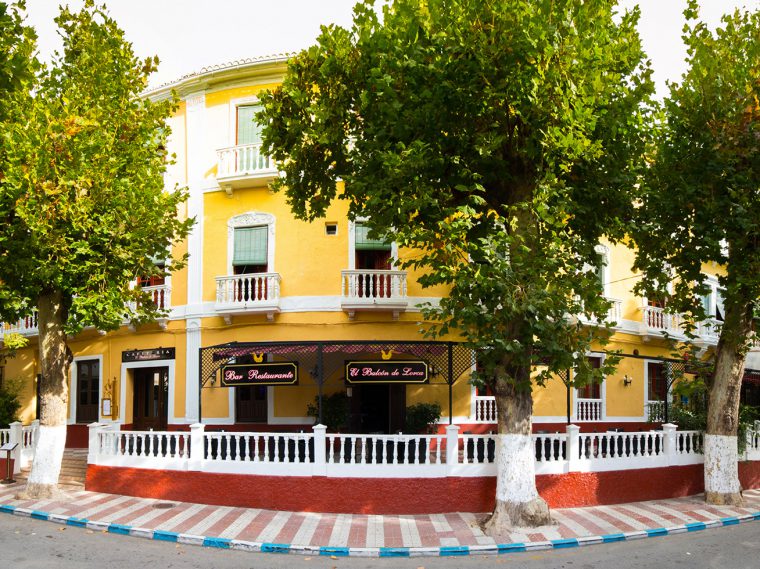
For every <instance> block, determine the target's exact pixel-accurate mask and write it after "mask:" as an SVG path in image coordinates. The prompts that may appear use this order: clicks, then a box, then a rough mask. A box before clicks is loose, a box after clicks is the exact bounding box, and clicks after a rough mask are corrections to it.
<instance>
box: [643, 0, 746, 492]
mask: <svg viewBox="0 0 760 569" xmlns="http://www.w3.org/2000/svg"><path fill="white" fill-rule="evenodd" d="M685 15H686V17H687V26H686V28H685V29H684V35H683V39H684V42H685V43H686V46H687V54H688V55H687V62H688V64H689V68H688V70H687V71H686V73H685V74H684V75H683V77H682V80H681V82H680V83H675V84H672V85H670V93H669V95H668V96H667V97H666V99H665V101H664V103H663V109H662V116H661V120H660V121H659V123H658V125H657V128H656V129H655V132H656V137H655V147H654V151H653V154H652V163H651V167H650V168H648V169H647V171H646V176H645V178H644V181H643V182H642V184H641V185H640V186H639V192H638V198H639V205H640V207H638V208H637V210H636V218H635V223H634V224H633V225H632V227H633V228H634V231H633V237H634V239H635V244H636V246H637V248H638V253H637V256H636V262H635V268H637V269H639V270H640V271H642V273H643V275H644V279H643V280H642V282H641V283H640V284H639V286H638V287H637V288H638V290H639V292H641V293H642V294H644V295H649V296H654V295H659V296H660V297H661V298H667V303H668V309H669V310H671V311H674V312H681V313H684V314H686V315H687V316H689V321H690V324H691V332H692V333H693V332H694V326H695V325H696V324H697V323H699V322H710V321H711V319H714V318H715V317H716V316H719V317H721V318H722V322H721V323H720V324H719V325H720V339H719V341H718V345H717V347H716V348H715V351H714V354H712V355H713V357H714V369H713V371H712V374H711V377H710V378H709V381H708V415H707V430H706V434H705V444H704V452H705V474H704V476H705V496H706V499H707V501H708V502H710V503H713V504H739V503H741V494H740V490H741V488H740V484H739V476H738V466H737V440H736V437H737V428H738V425H739V396H740V391H741V383H742V377H743V375H744V366H745V359H746V354H747V352H748V350H749V347H750V332H751V328H752V321H753V316H754V314H755V311H757V310H758V307H759V306H760V35H758V29H760V12H757V11H755V12H748V11H736V12H734V13H732V14H729V15H726V16H724V17H723V19H722V23H721V25H720V26H719V27H718V29H717V30H715V31H711V30H710V29H709V28H708V27H707V26H706V25H705V24H704V23H702V22H700V21H699V19H698V17H699V15H698V5H697V3H696V2H695V1H690V2H689V4H688V7H687V9H686V11H685ZM710 266H711V267H712V270H711V272H717V273H718V277H717V278H718V284H719V287H720V291H719V292H720V295H721V296H722V298H723V305H724V306H723V310H724V313H723V314H715V313H708V309H709V307H708V306H707V304H708V303H705V302H703V298H704V295H707V294H709V293H710V292H711V290H710V287H708V286H707V281H706V278H707V276H706V272H705V269H706V267H710ZM719 267H720V268H719ZM668 283H672V284H668ZM710 304H715V303H710Z"/></svg>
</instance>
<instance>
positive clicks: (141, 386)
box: [133, 367, 169, 431]
mask: <svg viewBox="0 0 760 569" xmlns="http://www.w3.org/2000/svg"><path fill="white" fill-rule="evenodd" d="M168 395H169V369H168V368H165V367H151V368H139V369H135V370H134V408H133V423H134V428H135V430H136V431H148V430H151V429H153V430H154V431H165V430H166V423H167V420H166V419H167V410H168Z"/></svg>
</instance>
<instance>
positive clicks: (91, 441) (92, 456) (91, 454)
mask: <svg viewBox="0 0 760 569" xmlns="http://www.w3.org/2000/svg"><path fill="white" fill-rule="evenodd" d="M101 426H102V425H101V424H100V423H97V422H96V423H90V424H89V425H87V464H98V456H99V455H100V441H99V440H98V432H99V431H100V428H101Z"/></svg>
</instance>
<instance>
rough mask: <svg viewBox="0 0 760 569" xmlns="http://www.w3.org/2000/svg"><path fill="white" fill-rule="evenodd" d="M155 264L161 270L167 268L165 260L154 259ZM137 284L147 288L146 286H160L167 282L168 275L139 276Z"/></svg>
mask: <svg viewBox="0 0 760 569" xmlns="http://www.w3.org/2000/svg"><path fill="white" fill-rule="evenodd" d="M154 264H155V265H156V268H158V269H159V270H160V271H161V272H163V271H164V270H165V268H166V262H165V261H154ZM137 284H138V285H140V288H145V287H146V286H160V285H163V284H166V277H165V276H164V275H162V274H161V275H151V276H141V277H137Z"/></svg>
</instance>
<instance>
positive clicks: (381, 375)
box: [346, 360, 428, 383]
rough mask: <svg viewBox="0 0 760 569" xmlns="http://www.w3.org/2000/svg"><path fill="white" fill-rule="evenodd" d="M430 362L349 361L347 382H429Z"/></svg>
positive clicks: (347, 364)
mask: <svg viewBox="0 0 760 569" xmlns="http://www.w3.org/2000/svg"><path fill="white" fill-rule="evenodd" d="M427 381H428V364H427V362H423V361H420V360H411V361H410V360H405V361H402V360H397V361H349V362H346V382H347V383H427Z"/></svg>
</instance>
